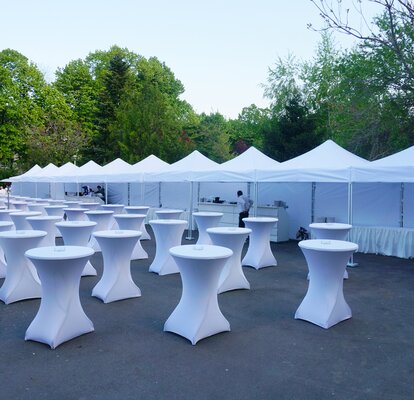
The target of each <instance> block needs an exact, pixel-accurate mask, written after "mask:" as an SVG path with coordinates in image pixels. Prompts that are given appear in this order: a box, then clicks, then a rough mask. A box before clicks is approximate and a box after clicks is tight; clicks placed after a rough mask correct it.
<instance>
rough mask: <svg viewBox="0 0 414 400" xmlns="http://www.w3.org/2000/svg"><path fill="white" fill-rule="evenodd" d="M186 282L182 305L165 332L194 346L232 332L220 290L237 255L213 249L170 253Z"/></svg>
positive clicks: (193, 248)
mask: <svg viewBox="0 0 414 400" xmlns="http://www.w3.org/2000/svg"><path fill="white" fill-rule="evenodd" d="M170 253H171V255H172V257H173V258H174V259H175V261H176V262H177V265H178V268H179V270H180V274H181V280H182V287H183V290H182V295H181V299H180V302H179V303H178V305H177V307H176V308H175V310H174V311H173V312H172V314H171V315H170V317H169V318H168V319H167V321H166V322H165V325H164V331H169V332H174V333H176V334H178V335H181V336H183V337H185V338H187V339H188V340H189V341H190V342H191V343H192V344H193V345H195V344H196V343H197V342H198V341H199V340H201V339H203V338H205V337H208V336H211V335H215V334H216V333H219V332H224V331H229V330H230V324H229V322H228V321H227V319H226V318H225V317H224V316H223V314H222V313H221V310H220V308H219V305H218V300H217V286H218V281H219V277H220V273H221V271H222V269H223V267H224V264H225V262H226V260H227V259H228V258H229V257H231V255H232V254H233V252H232V251H231V250H230V249H227V248H225V247H220V246H212V245H186V246H176V247H173V248H171V249H170Z"/></svg>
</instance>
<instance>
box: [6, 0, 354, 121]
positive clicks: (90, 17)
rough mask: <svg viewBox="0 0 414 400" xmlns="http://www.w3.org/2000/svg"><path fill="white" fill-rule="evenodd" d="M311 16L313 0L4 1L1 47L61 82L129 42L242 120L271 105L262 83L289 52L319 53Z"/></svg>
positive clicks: (194, 96) (198, 95) (204, 108)
mask: <svg viewBox="0 0 414 400" xmlns="http://www.w3.org/2000/svg"><path fill="white" fill-rule="evenodd" d="M308 23H312V24H313V25H314V26H317V27H321V26H322V20H321V18H320V16H319V12H318V10H317V8H316V7H315V6H314V5H313V4H312V3H311V1H310V0H254V1H252V0H249V1H245V0H208V1H199V0H152V1H149V0H66V1H65V0H0V50H3V49H7V48H10V49H14V50H17V51H19V52H20V53H22V54H23V55H25V56H26V57H27V58H28V59H29V60H30V61H32V62H34V63H35V64H36V65H37V66H38V67H39V68H40V70H41V71H42V72H44V74H45V76H46V79H47V80H48V81H52V80H54V72H55V71H56V69H57V68H58V67H60V68H63V67H64V66H65V65H66V64H67V63H68V62H70V61H72V60H75V59H79V58H80V59H84V58H85V57H86V56H87V55H88V54H89V53H91V52H94V51H96V50H109V48H110V47H111V46H112V45H118V46H120V47H123V48H124V47H126V48H128V50H130V51H132V52H134V53H136V54H140V55H142V56H144V57H146V58H148V57H153V56H154V57H157V58H158V59H159V60H160V61H161V62H165V64H166V65H167V66H168V67H169V68H170V69H171V70H172V72H173V73H174V75H175V77H176V78H177V79H179V80H180V81H181V82H182V83H183V85H184V88H185V92H184V94H183V95H182V96H181V98H182V99H184V100H186V101H188V102H189V103H190V104H191V105H192V106H193V108H194V110H195V111H196V112H197V113H201V112H205V113H207V114H209V113H214V112H216V111H218V112H220V113H221V114H223V115H224V116H225V117H227V118H237V116H238V114H239V113H240V112H241V111H242V109H243V107H248V106H250V105H251V104H255V105H257V106H258V107H266V106H268V104H269V102H268V100H267V99H264V98H263V92H264V90H263V87H262V84H264V83H266V79H267V77H268V71H269V67H270V68H271V67H272V66H274V65H275V63H276V61H277V60H278V58H279V57H280V58H282V59H285V58H286V57H287V56H288V55H289V54H292V55H294V56H295V57H297V58H298V59H301V60H311V59H312V57H313V56H314V54H315V49H316V47H317V44H318V42H319V40H320V34H319V33H318V32H314V31H311V30H309V29H308V28H307V24H308ZM337 38H338V39H337V41H338V45H339V46H341V47H342V48H345V47H349V46H351V45H352V43H353V42H352V41H351V40H350V39H349V38H347V37H346V36H344V35H337Z"/></svg>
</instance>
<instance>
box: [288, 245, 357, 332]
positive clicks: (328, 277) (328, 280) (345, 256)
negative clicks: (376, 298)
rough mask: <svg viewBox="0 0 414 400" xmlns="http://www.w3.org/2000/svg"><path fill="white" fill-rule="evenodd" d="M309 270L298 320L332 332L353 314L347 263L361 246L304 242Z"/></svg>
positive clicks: (297, 316) (301, 246) (297, 314)
mask: <svg viewBox="0 0 414 400" xmlns="http://www.w3.org/2000/svg"><path fill="white" fill-rule="evenodd" d="M299 247H300V248H301V250H302V252H303V254H304V256H305V258H306V262H307V263H308V268H309V287H308V291H307V293H306V296H305V298H304V299H303V301H302V303H301V304H300V306H299V308H298V309H297V311H296V314H295V318H296V319H303V320H306V321H309V322H312V323H313V324H316V325H319V326H321V327H322V328H325V329H328V328H330V327H331V326H332V325H335V324H337V323H338V322H341V321H343V320H345V319H348V318H351V316H352V312H351V309H350V308H349V306H348V304H347V303H346V301H345V298H344V294H343V275H344V271H345V267H346V264H347V261H348V260H349V258H350V256H351V255H352V253H353V252H355V251H356V250H358V245H357V244H355V243H351V242H345V241H342V240H322V239H312V240H302V241H301V242H299Z"/></svg>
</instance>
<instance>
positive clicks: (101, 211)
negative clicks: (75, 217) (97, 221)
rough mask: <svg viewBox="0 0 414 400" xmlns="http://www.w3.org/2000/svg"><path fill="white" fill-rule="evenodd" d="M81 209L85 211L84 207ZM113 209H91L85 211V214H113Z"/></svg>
mask: <svg viewBox="0 0 414 400" xmlns="http://www.w3.org/2000/svg"><path fill="white" fill-rule="evenodd" d="M83 211H85V209H83ZM113 213H114V212H113V211H109V210H91V211H85V214H86V215H105V214H106V215H108V214H113Z"/></svg>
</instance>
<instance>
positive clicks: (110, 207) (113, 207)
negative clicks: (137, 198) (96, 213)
mask: <svg viewBox="0 0 414 400" xmlns="http://www.w3.org/2000/svg"><path fill="white" fill-rule="evenodd" d="M101 207H102V210H107V211H113V212H114V213H113V215H112V222H111V225H110V227H109V229H118V228H119V227H118V224H117V222H116V220H115V218H114V215H115V214H122V212H123V211H124V208H125V205H124V204H102V205H101Z"/></svg>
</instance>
